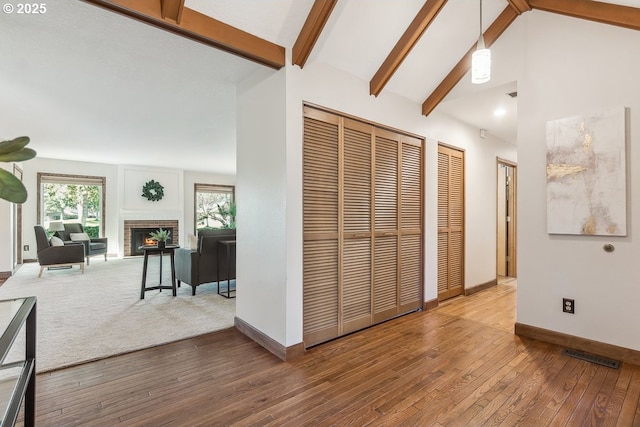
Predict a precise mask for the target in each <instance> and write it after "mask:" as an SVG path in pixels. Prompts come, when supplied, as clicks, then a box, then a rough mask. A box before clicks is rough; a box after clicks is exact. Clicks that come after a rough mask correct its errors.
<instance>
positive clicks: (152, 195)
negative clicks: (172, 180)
mask: <svg viewBox="0 0 640 427" xmlns="http://www.w3.org/2000/svg"><path fill="white" fill-rule="evenodd" d="M142 197H146V198H147V200H151V201H152V202H157V201H158V200H161V199H162V198H163V197H164V187H163V186H162V185H161V184H160V183H159V182H158V181H154V180H153V179H152V180H151V181H149V182H147V183H146V184H145V185H144V186H143V187H142Z"/></svg>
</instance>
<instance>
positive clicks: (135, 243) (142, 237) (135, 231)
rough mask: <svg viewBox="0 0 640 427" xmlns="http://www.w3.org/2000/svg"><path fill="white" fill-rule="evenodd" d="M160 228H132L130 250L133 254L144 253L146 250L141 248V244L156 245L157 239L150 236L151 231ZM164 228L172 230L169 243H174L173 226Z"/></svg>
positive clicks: (164, 228)
mask: <svg viewBox="0 0 640 427" xmlns="http://www.w3.org/2000/svg"><path fill="white" fill-rule="evenodd" d="M157 229H158V228H155V227H150V228H132V229H131V247H130V248H129V252H130V254H131V255H144V251H142V250H140V249H139V248H140V246H144V245H155V244H156V242H155V240H152V239H151V238H150V237H149V233H151V232H152V231H156V230H157ZM162 229H163V230H169V231H170V232H171V234H170V236H171V237H169V240H167V245H172V244H173V236H174V234H173V227H162Z"/></svg>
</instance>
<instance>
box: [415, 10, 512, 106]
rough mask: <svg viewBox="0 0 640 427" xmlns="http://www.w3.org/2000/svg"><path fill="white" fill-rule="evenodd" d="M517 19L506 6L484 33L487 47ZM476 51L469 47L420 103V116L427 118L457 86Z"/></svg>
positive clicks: (474, 47) (469, 66)
mask: <svg viewBox="0 0 640 427" xmlns="http://www.w3.org/2000/svg"><path fill="white" fill-rule="evenodd" d="M517 17H518V13H517V12H516V10H515V9H514V8H513V7H511V6H507V7H506V8H505V9H504V10H503V11H502V12H501V13H500V15H499V16H498V17H497V18H496V20H495V21H493V23H492V24H491V26H489V28H487V31H485V32H484V43H485V45H486V46H487V47H490V46H491V45H492V44H493V43H494V42H495V41H496V40H498V38H499V37H500V36H501V35H502V33H503V32H504V31H505V30H506V29H507V28H508V27H509V25H511V23H512V22H513V21H514V20H515V19H516V18H517ZM475 50H476V43H474V44H473V46H471V48H470V49H469V51H468V52H467V53H466V54H465V55H464V56H463V57H462V59H460V61H459V62H458V63H457V64H456V65H455V66H454V67H453V69H452V70H451V71H450V72H449V74H448V75H447V77H445V78H444V80H443V81H442V82H441V83H440V84H439V85H438V87H437V88H436V89H435V90H434V91H433V92H432V93H431V95H429V97H428V98H427V99H426V100H425V101H424V102H423V103H422V114H424V115H425V116H428V115H429V113H431V112H432V111H433V109H434V108H436V107H437V106H438V104H439V103H440V102H441V101H442V100H443V99H444V97H445V96H447V94H448V93H449V92H450V91H451V89H453V88H454V87H455V85H457V84H458V82H459V81H460V79H462V77H464V75H465V74H467V72H468V71H469V69H470V68H471V55H473V52H474V51H475Z"/></svg>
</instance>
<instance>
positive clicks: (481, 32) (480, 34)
mask: <svg viewBox="0 0 640 427" xmlns="http://www.w3.org/2000/svg"><path fill="white" fill-rule="evenodd" d="M480 35H481V36H482V0H480Z"/></svg>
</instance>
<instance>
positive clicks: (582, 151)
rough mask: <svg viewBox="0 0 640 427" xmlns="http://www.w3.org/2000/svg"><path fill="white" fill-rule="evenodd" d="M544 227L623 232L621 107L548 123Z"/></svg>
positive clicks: (623, 125) (559, 231)
mask: <svg viewBox="0 0 640 427" xmlns="http://www.w3.org/2000/svg"><path fill="white" fill-rule="evenodd" d="M546 133H547V151H546V154H547V232H548V233H549V234H575V235H596V236H626V235H627V203H626V195H627V190H626V183H627V177H626V108H625V107H617V108H612V109H608V110H604V111H601V112H598V113H593V114H588V115H585V116H575V117H568V118H565V119H559V120H552V121H549V122H547V127H546Z"/></svg>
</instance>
